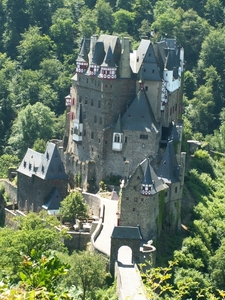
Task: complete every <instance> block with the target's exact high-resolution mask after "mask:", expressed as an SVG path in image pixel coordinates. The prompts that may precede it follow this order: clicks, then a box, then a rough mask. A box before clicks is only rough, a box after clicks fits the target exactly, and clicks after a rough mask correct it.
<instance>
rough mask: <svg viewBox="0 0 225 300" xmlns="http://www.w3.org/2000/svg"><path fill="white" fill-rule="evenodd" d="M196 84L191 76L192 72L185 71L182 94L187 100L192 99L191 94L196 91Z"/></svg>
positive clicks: (194, 78)
mask: <svg viewBox="0 0 225 300" xmlns="http://www.w3.org/2000/svg"><path fill="white" fill-rule="evenodd" d="M196 88H197V82H196V77H195V76H194V75H193V73H192V72H190V71H186V72H185V73H184V92H185V95H186V96H187V97H188V99H192V98H193V94H194V92H195V91H196Z"/></svg>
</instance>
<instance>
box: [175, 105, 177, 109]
mask: <svg viewBox="0 0 225 300" xmlns="http://www.w3.org/2000/svg"><path fill="white" fill-rule="evenodd" d="M175 111H177V103H176V104H175Z"/></svg>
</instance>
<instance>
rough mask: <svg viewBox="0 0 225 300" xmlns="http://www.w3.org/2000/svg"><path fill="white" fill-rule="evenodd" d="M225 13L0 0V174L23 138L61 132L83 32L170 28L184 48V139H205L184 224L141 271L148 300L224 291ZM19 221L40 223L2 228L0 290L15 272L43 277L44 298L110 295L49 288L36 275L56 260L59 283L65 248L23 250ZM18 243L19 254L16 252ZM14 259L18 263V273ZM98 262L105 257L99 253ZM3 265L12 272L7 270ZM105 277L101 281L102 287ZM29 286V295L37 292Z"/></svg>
mask: <svg viewBox="0 0 225 300" xmlns="http://www.w3.org/2000/svg"><path fill="white" fill-rule="evenodd" d="M224 14H225V0H201V1H200V0H199V1H196V0H152V1H150V0H48V1H47V0H1V1H0V178H5V177H7V174H8V168H9V167H11V166H15V165H17V164H18V162H19V161H20V159H21V158H22V157H23V155H24V153H25V152H26V149H27V147H30V148H33V149H35V150H37V151H40V152H41V151H44V149H45V144H46V142H47V141H48V140H49V139H51V138H56V139H62V137H63V133H64V122H65V99H64V98H65V96H66V95H67V94H68V93H69V89H70V84H71V77H72V76H73V74H74V71H75V61H76V58H77V54H78V51H79V45H80V40H81V38H82V37H90V36H91V35H92V34H100V33H107V34H113V35H117V36H119V37H123V36H128V37H129V38H130V40H131V41H132V47H133V49H135V48H136V47H137V45H138V42H139V41H140V39H141V37H143V36H145V37H146V36H147V37H149V38H151V40H152V42H155V41H158V40H160V39H161V38H162V37H164V36H167V37H175V38H176V40H177V43H178V45H179V46H181V47H183V48H184V53H185V61H186V65H185V69H186V71H185V74H184V85H183V122H184V133H183V146H182V147H183V151H188V147H187V140H190V139H191V140H198V141H200V142H201V144H202V145H203V147H202V149H200V150H198V151H197V152H196V153H195V154H194V156H193V157H192V158H191V159H190V161H189V163H188V169H187V175H186V178H185V191H184V199H185V201H186V202H190V203H192V204H193V205H188V204H187V203H186V205H184V209H183V210H182V219H183V220H186V223H185V224H184V225H185V228H186V230H185V231H184V232H183V234H182V236H180V237H177V241H173V242H171V247H170V248H171V249H170V251H168V253H164V254H163V255H162V260H161V261H158V262H157V263H158V267H157V268H152V269H151V271H149V272H147V273H146V272H145V273H144V274H143V280H144V282H145V285H146V289H147V292H148V294H149V297H150V298H151V299H199V298H203V299H223V298H224V297H225V292H223V291H225V271H224V264H225V262H224V256H225V234H224V232H225V230H224V229H225V228H224V227H225V225H224V224H225V222H224V221H225V213H224V212H225V196H224V195H225V193H224V181H225V158H224V151H225V108H224V103H225V81H224V77H223V76H224V73H225V57H224V53H225V27H224V25H225V24H224V22H225V18H224V17H225V15H224ZM204 149H207V151H206V150H204ZM209 153H210V154H213V155H210V154H209ZM35 220H36V219H35ZM49 222H50V221H49ZM23 226H25V227H23ZM26 226H27V227H26ZM23 228H26V230H27V232H28V233H30V234H33V232H32V230H34V229H35V230H41V229H40V228H41V225H40V224H39V222H38V220H36V224H32V223H31V224H21V228H20V229H21V232H20V235H19V236H17V237H16V238H15V239H12V240H11V239H7V238H6V236H5V235H4V234H6V235H7V236H9V235H10V234H11V235H12V236H13V234H12V233H11V232H10V233H9V232H6V233H4V230H5V231H7V229H5V228H3V229H2V231H1V237H0V239H1V245H5V247H1V248H0V253H1V257H2V258H4V259H6V258H8V253H10V252H6V251H5V249H8V248H9V249H11V251H12V249H13V251H14V252H12V253H15V255H13V256H12V264H10V265H8V266H7V264H6V261H5V260H4V259H1V262H0V265H1V270H3V271H2V272H1V274H0V278H1V280H2V282H4V284H3V285H2V286H1V287H0V290H1V293H4V291H6V293H7V288H8V286H10V285H13V284H15V283H16V282H19V280H21V281H22V282H23V284H24V286H23V287H26V288H27V289H28V290H30V291H31V292H32V291H33V292H34V289H35V288H36V287H37V286H41V287H43V286H45V287H46V289H47V292H48V295H47V294H46V295H47V296H46V299H80V298H81V299H113V298H112V291H111V290H109V291H108V292H107V293H108V295H107V293H105V294H104V296H103V294H101V295H100V296H97V294H98V293H97V292H96V293H95V294H93V293H91V291H92V292H94V291H93V289H92V288H91V286H90V290H88V292H87V293H86V295H85V296H83V290H82V289H75V291H73V293H74V294H73V297H74V298H72V294H70V295H71V298H69V297H70V296H69V292H67V294H65V293H64V295H63V292H62V290H60V291H58V290H57V291H56V288H55V287H56V286H60V285H58V284H57V285H55V286H54V282H52V283H50V282H49V280H48V276H49V275H48V274H47V273H44V271H43V282H42V285H41V283H40V282H37V281H35V280H36V279H35V278H36V277H37V270H39V271H40V270H42V269H43V270H49V272H51V271H52V270H51V267H52V265H53V264H56V265H57V268H56V269H57V270H58V275H57V276H56V278H57V279H56V281H55V282H57V280H58V278H59V277H60V276H61V275H63V274H64V273H65V272H66V271H65V270H66V269H67V267H68V262H69V261H70V260H69V259H68V260H66V259H65V255H64V256H63V257H64V260H65V261H62V259H59V257H60V254H59V255H58V256H56V254H55V252H54V253H53V252H50V250H59V246H58V245H53V243H50V242H49V244H48V246H47V247H46V250H49V252H48V254H46V253H45V255H46V256H45V257H46V260H43V259H42V254H43V253H40V252H38V251H37V249H38V247H36V246H34V245H33V248H23V249H21V248H20V247H19V245H20V240H19V238H20V239H21V240H23V241H24V238H25V237H26V238H27V237H28V233H26V234H25V232H24V231H23ZM28 229H30V231H29V230H28ZM48 234H50V233H49V232H48V233H47V235H48ZM15 241H16V245H17V246H15V245H14V244H13V243H14V242H15ZM167 241H168V243H169V242H170V241H169V239H168V240H167ZM6 242H7V243H8V244H4V243H6ZM46 244H47V241H46ZM39 245H41V243H39ZM10 247H11V248H10ZM60 247H61V246H60ZM31 249H32V251H31ZM40 249H42V248H40ZM172 250H173V252H172ZM22 252H23V253H25V255H26V256H20V255H19V253H22ZM74 255H75V254H74ZM87 255H88V254H87ZM13 259H14V260H13ZM76 259H77V261H79V259H81V258H80V257H76ZM168 260H170V262H169V264H168ZM100 261H101V260H100ZM21 262H23V263H22V265H21V268H20V269H21V270H20V272H19V273H18V272H15V269H16V270H17V267H18V264H21ZM45 263H46V264H47V265H45ZM98 263H102V261H101V262H99V260H98V257H97V258H96V264H98ZM34 265H35V268H34V267H32V266H34ZM73 268H75V266H71V269H72V270H73ZM9 270H10V273H8V271H9ZM39 271H38V272H39ZM35 272H36V273H35ZM6 273H8V274H14V275H15V276H13V277H11V278H9V276H8V277H7V275H6ZM49 274H50V273H49ZM31 278H33V282H31ZM68 278H69V277H68ZM68 280H69V279H68ZM105 280H106V281H107V278H106V279H105ZM106 281H105V282H102V283H101V288H104V289H105V290H107V289H106V286H107V284H106ZM68 282H69V281H68ZM77 284H78V286H82V285H81V283H80V282H78V283H77ZM61 286H64V287H65V285H63V284H62V285H61ZM4 289H5V290H4ZM16 292H18V293H22V292H21V290H19V291H15V293H16ZM31 292H30V294H29V295H31V296H30V298H28V299H36V298H35V297H36V296H33V298H32V293H31ZM44 292H46V290H44V291H43V289H42V288H41V289H40V295H41V296H40V295H39V298H40V299H45V298H44V297H45V296H43V295H42V294H41V293H44ZM51 293H52V294H51ZM70 293H72V292H71V291H70ZM110 293H111V294H110ZM56 295H57V296H56ZM109 295H111V296H109ZM42 296H43V298H41V297H42ZM4 297H5V296H4ZM47 297H49V298H47ZM51 297H52V298H51ZM57 297H58V298H57ZM63 297H64V298H63ZM82 297H83V298H82ZM93 297H94V298H93ZM104 297H105V298H104ZM107 297H108V298H107ZM0 299H3V298H1V296H0ZM4 299H7V298H4ZM9 299H14V298H9ZM21 299H22V298H21ZM37 299H38V298H37Z"/></svg>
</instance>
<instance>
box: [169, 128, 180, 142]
mask: <svg viewBox="0 0 225 300" xmlns="http://www.w3.org/2000/svg"><path fill="white" fill-rule="evenodd" d="M169 140H172V141H174V142H179V141H180V137H179V134H178V131H177V127H176V124H175V123H172V128H171V132H170V136H169Z"/></svg>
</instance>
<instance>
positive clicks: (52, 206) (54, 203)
mask: <svg viewBox="0 0 225 300" xmlns="http://www.w3.org/2000/svg"><path fill="white" fill-rule="evenodd" d="M61 201H62V196H61V194H60V192H59V190H58V189H57V187H54V188H53V189H52V192H51V195H50V197H49V199H48V200H47V202H46V203H44V204H43V205H42V207H43V208H44V209H46V210H48V211H55V212H56V213H57V212H58V210H59V207H60V202H61Z"/></svg>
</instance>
